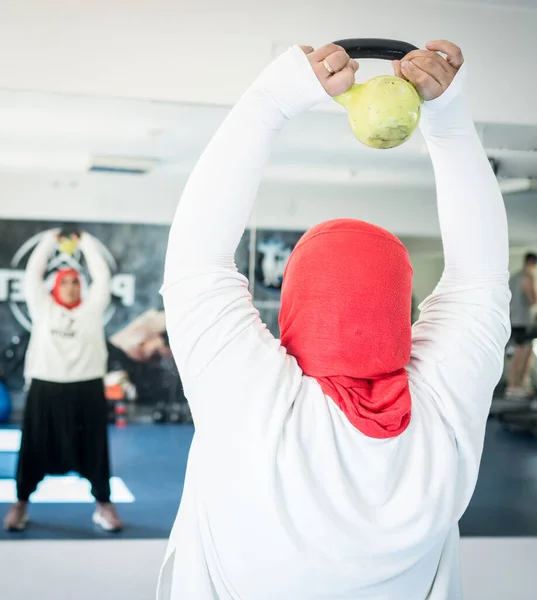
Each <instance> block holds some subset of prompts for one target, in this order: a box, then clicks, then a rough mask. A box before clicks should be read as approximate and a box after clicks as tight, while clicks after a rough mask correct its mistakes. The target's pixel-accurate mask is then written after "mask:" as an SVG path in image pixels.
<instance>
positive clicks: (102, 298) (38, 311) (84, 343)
mask: <svg viewBox="0 0 537 600" xmlns="http://www.w3.org/2000/svg"><path fill="white" fill-rule="evenodd" d="M55 245H56V234H55V232H47V233H46V234H45V235H44V236H43V238H42V240H41V241H40V243H39V244H38V246H37V247H36V248H35V250H34V251H33V253H32V255H31V257H30V259H29V260H28V266H27V267H26V277H25V283H24V289H25V295H26V302H27V304H28V309H29V311H30V316H31V318H32V334H31V337H30V343H29V345H28V350H27V352H26V363H25V369H24V375H25V378H26V380H31V379H42V380H44V381H52V382H55V383H72V382H76V381H89V380H91V379H99V378H101V377H104V375H105V373H106V362H107V358H108V355H107V350H106V340H105V336H104V323H103V316H104V312H105V310H106V308H107V306H108V304H109V303H110V269H109V268H108V265H107V264H106V261H105V260H104V258H103V257H102V255H101V253H100V251H99V248H98V246H97V243H96V241H95V239H94V238H93V237H92V236H90V235H89V234H87V233H83V234H82V236H81V238H80V250H81V251H82V253H83V254H84V258H85V259H86V263H87V266H88V270H89V273H90V276H91V286H90V288H89V292H88V294H87V295H86V297H83V300H82V304H80V306H78V307H77V308H74V309H72V310H69V309H67V308H64V307H63V306H60V305H59V304H57V303H56V302H55V301H54V299H53V298H52V296H51V294H50V290H48V288H47V286H46V284H45V282H44V280H43V277H44V275H45V272H46V268H47V262H48V259H49V258H50V256H51V254H52V251H53V250H54V247H55Z"/></svg>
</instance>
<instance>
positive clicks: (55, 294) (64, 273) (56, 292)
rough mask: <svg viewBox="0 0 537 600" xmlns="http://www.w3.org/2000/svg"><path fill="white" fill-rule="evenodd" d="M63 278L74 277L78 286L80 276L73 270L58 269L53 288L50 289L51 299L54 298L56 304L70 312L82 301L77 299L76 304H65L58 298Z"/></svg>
mask: <svg viewBox="0 0 537 600" xmlns="http://www.w3.org/2000/svg"><path fill="white" fill-rule="evenodd" d="M65 277H74V278H75V279H76V280H77V281H78V283H79V285H80V275H79V273H78V271H76V270H75V269H60V270H59V271H56V278H55V279H54V286H53V288H52V297H53V298H54V301H55V302H56V304H59V305H60V306H63V307H65V308H68V309H69V310H72V309H73V308H76V307H77V306H80V304H81V303H82V299H81V298H80V297H79V298H78V300H77V301H76V302H73V303H72V304H67V303H66V302H64V301H63V300H62V299H61V298H60V285H61V283H62V281H63V280H64V278H65Z"/></svg>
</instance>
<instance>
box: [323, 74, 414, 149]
mask: <svg viewBox="0 0 537 600" xmlns="http://www.w3.org/2000/svg"><path fill="white" fill-rule="evenodd" d="M334 100H335V101H336V102H338V103H339V104H341V105H342V106H344V107H345V108H346V109H347V111H348V113H349V123H350V126H351V130H352V132H353V134H354V135H355V137H356V138H357V139H358V140H359V141H360V142H362V143H363V144H365V145H366V146H369V147H370V148H382V149H386V148H395V147H396V146H400V145H401V144H404V143H405V142H406V141H407V140H408V139H410V137H411V136H412V134H413V133H414V131H415V129H416V127H417V126H418V124H419V121H420V105H421V98H420V96H419V94H418V92H417V91H416V88H415V87H414V86H413V85H412V84H411V83H409V82H408V81H405V80H404V79H401V78H400V77H394V76H392V75H380V76H378V77H373V79H370V80H369V81H368V82H367V83H357V84H354V85H353V86H352V88H351V89H350V90H349V91H348V92H345V93H344V94H341V96H337V97H335V98H334Z"/></svg>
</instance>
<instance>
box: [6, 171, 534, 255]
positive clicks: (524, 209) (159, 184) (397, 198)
mask: <svg viewBox="0 0 537 600" xmlns="http://www.w3.org/2000/svg"><path fill="white" fill-rule="evenodd" d="M184 182H185V180H184V178H182V177H171V176H170V177H159V176H156V175H149V176H129V175H103V174H92V173H90V174H84V175H82V176H81V175H80V174H78V173H77V174H76V175H70V174H68V173H54V172H48V173H47V172H42V173H38V172H30V171H11V172H0V218H5V219H20V218H23V219H48V220H65V221H77V220H80V221H109V222H126V221H127V222H133V223H157V224H158V223H161V224H168V223H170V222H171V219H172V218H173V214H174V211H175V207H176V205H177V202H178V201H179V198H180V195H181V192H182V189H183V186H184ZM528 199H529V200H531V199H533V201H528ZM506 206H507V211H508V215H509V221H510V234H511V240H512V243H513V244H514V245H517V246H519V245H524V244H532V243H534V241H537V240H536V237H537V234H536V232H537V225H536V224H537V194H535V193H533V194H531V193H528V194H514V195H508V196H506ZM337 217H350V218H359V219H363V220H366V221H371V222H373V223H376V224H378V225H380V226H382V227H385V228H386V229H389V230H390V231H393V232H394V233H395V234H397V235H399V236H402V237H405V236H407V237H408V236H423V237H437V236H438V235H439V228H438V220H437V215H436V204H435V194H434V190H432V189H429V188H405V189H398V188H391V187H375V188H372V187H365V186H357V185H316V186H313V185H304V184H298V183H297V184H289V183H287V184H279V183H267V182H265V183H264V184H262V186H261V189H260V192H259V195H258V202H257V205H256V208H255V210H254V213H253V215H252V220H251V224H252V225H254V224H255V225H257V226H258V227H268V228H271V227H273V228H281V229H297V230H301V229H307V228H309V227H311V226H312V225H315V224H316V223H319V222H321V221H323V220H326V219H332V218H337Z"/></svg>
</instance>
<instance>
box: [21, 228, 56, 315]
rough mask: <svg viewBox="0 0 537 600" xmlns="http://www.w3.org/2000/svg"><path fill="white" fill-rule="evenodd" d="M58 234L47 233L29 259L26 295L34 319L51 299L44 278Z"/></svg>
mask: <svg viewBox="0 0 537 600" xmlns="http://www.w3.org/2000/svg"><path fill="white" fill-rule="evenodd" d="M57 234H58V232H57V231H47V232H46V233H45V234H44V235H43V237H42V238H41V240H40V241H39V243H38V244H37V246H36V247H35V249H34V251H33V252H32V254H31V256H30V258H29V259H28V264H27V266H26V273H25V277H24V294H25V296H26V302H27V305H28V310H29V311H30V316H31V317H32V319H33V318H35V316H36V315H37V314H38V313H39V310H40V309H41V308H43V306H45V304H46V303H47V301H49V299H50V294H49V292H48V290H47V289H46V286H45V281H44V277H45V273H46V271H47V264H48V260H49V258H50V256H51V254H52V252H53V250H54V248H55V246H56V243H57Z"/></svg>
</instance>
